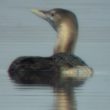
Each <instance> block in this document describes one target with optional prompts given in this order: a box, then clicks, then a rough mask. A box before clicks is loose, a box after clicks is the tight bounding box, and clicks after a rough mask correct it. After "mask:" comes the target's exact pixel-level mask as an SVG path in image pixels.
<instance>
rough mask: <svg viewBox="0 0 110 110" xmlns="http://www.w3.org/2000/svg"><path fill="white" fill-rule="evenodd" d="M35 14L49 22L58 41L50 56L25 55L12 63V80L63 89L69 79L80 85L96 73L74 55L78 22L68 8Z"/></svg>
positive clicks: (9, 71) (40, 11) (36, 10)
mask: <svg viewBox="0 0 110 110" xmlns="http://www.w3.org/2000/svg"><path fill="white" fill-rule="evenodd" d="M32 12H33V13H34V14H35V15H37V16H39V17H41V18H43V19H44V20H46V21H48V22H49V23H50V24H51V26H52V27H53V28H54V29H55V31H56V32H57V41H56V45H55V48H54V52H53V55H51V56H50V57H39V56H37V57H34V56H23V57H19V58H17V59H16V60H14V61H13V62H12V64H11V65H10V67H9V69H8V73H9V76H10V78H11V79H12V80H13V81H14V82H16V83H20V84H46V85H50V86H57V87H62V86H63V85H64V86H65V85H66V82H67V79H72V85H73V86H74V85H79V84H80V83H82V82H83V81H84V80H85V79H87V78H88V77H90V76H91V75H92V73H93V71H92V69H91V68H90V67H89V66H88V65H87V64H86V63H85V62H84V61H83V60H81V59H80V58H79V57H77V56H75V55H74V54H72V50H74V47H75V43H76V40H77V35H78V23H77V18H76V16H75V14H74V13H72V12H71V11H68V10H65V9H60V8H56V9H52V10H48V11H44V10H38V9H36V8H35V9H33V10H32Z"/></svg>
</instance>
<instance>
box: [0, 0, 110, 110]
mask: <svg viewBox="0 0 110 110" xmlns="http://www.w3.org/2000/svg"><path fill="white" fill-rule="evenodd" d="M33 7H37V8H40V9H51V8H56V7H60V8H66V9H69V10H71V11H73V12H75V14H76V16H77V18H78V21H79V39H78V43H77V46H76V51H75V54H76V55H78V56H79V57H81V58H82V59H83V60H84V61H85V62H86V63H87V64H88V65H90V66H91V67H92V68H93V69H94V76H93V77H92V78H90V79H88V80H87V81H86V83H85V84H84V85H83V86H82V87H78V88H75V90H74V91H73V94H74V98H75V103H76V108H77V110H88V109H89V110H109V109H110V14H109V13H110V0H92V1H91V0H83V1H82V0H78V1H73V0H69V1H64V0H59V1H57V0H56V1H52V0H45V1H44V0H0V110H53V109H54V106H55V95H54V93H53V89H52V88H51V87H37V86H36V87H28V86H26V87H22V86H17V85H15V84H13V83H12V82H11V81H10V79H9V77H8V74H7V70H8V67H9V65H10V63H11V62H12V61H13V60H14V59H15V58H17V57H19V56H49V55H51V54H52V52H53V47H54V44H55V43H54V42H55V40H56V32H54V30H53V29H52V28H51V26H50V25H49V24H48V23H47V22H45V21H43V20H41V19H40V18H38V17H36V16H35V15H33V14H32V13H31V9H32V8H33Z"/></svg>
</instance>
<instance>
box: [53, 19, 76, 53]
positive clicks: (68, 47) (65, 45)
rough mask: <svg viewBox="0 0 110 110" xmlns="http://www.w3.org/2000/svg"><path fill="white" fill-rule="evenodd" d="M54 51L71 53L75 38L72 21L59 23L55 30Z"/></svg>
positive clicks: (74, 27)
mask: <svg viewBox="0 0 110 110" xmlns="http://www.w3.org/2000/svg"><path fill="white" fill-rule="evenodd" d="M57 33H58V34H57V42H56V46H55V48H54V54H56V53H72V50H73V49H74V47H75V42H76V39H77V28H76V26H75V24H74V23H71V22H70V21H66V22H63V23H61V24H60V26H59V28H58V32H57Z"/></svg>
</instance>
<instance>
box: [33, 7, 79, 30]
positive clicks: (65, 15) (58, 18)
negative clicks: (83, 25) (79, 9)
mask: <svg viewBox="0 0 110 110" xmlns="http://www.w3.org/2000/svg"><path fill="white" fill-rule="evenodd" d="M32 13H34V14H35V15H37V16H39V17H41V18H43V19H44V20H46V21H48V22H49V23H50V24H51V26H52V27H53V28H54V29H55V30H56V31H57V30H58V29H59V27H60V26H61V24H62V23H64V22H68V21H70V24H71V23H72V24H74V25H75V27H76V28H78V24H77V19H76V16H75V14H74V13H73V12H71V11H68V10H66V9H60V8H55V9H51V10H38V9H36V8H34V9H32Z"/></svg>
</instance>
